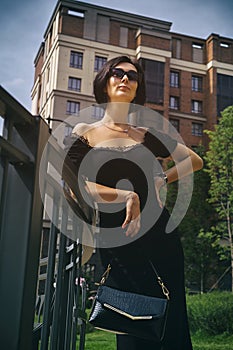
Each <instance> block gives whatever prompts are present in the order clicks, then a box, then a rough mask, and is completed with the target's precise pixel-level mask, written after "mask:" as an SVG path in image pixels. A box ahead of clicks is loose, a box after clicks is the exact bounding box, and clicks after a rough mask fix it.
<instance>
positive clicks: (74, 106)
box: [66, 101, 80, 114]
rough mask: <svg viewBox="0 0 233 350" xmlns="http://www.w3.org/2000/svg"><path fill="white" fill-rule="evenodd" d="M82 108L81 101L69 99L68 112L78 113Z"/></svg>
mask: <svg viewBox="0 0 233 350" xmlns="http://www.w3.org/2000/svg"><path fill="white" fill-rule="evenodd" d="M79 110H80V103H79V102H74V101H67V105H66V113H67V114H78V112H79Z"/></svg>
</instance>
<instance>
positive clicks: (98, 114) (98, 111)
mask: <svg viewBox="0 0 233 350" xmlns="http://www.w3.org/2000/svg"><path fill="white" fill-rule="evenodd" d="M103 116H104V109H103V108H101V107H100V106H93V108H92V118H93V119H96V120H100V119H102V118H103Z"/></svg>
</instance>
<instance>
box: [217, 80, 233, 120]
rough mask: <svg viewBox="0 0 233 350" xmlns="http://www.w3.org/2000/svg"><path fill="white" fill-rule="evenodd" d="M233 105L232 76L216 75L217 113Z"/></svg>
mask: <svg viewBox="0 0 233 350" xmlns="http://www.w3.org/2000/svg"><path fill="white" fill-rule="evenodd" d="M231 105H233V76H231V75H226V74H217V113H218V116H219V117H220V116H221V112H222V111H223V110H224V109H225V108H226V107H227V106H231Z"/></svg>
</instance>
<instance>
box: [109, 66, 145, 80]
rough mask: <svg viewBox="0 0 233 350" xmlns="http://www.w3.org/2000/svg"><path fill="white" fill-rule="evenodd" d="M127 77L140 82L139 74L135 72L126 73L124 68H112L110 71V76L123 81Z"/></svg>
mask: <svg viewBox="0 0 233 350" xmlns="http://www.w3.org/2000/svg"><path fill="white" fill-rule="evenodd" d="M125 75H126V76H127V77H128V79H129V80H131V81H138V72H135V71H134V70H128V71H127V72H126V71H124V70H123V69H122V68H112V69H111V70H110V76H111V77H116V78H119V79H122V78H123V77H124V76H125Z"/></svg>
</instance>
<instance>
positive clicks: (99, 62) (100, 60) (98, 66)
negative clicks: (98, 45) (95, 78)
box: [94, 56, 107, 72]
mask: <svg viewBox="0 0 233 350" xmlns="http://www.w3.org/2000/svg"><path fill="white" fill-rule="evenodd" d="M106 62H107V58H106V57H101V56H95V67H94V70H95V72H98V71H99V70H100V69H101V68H102V67H103V65H104V64H105V63H106Z"/></svg>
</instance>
